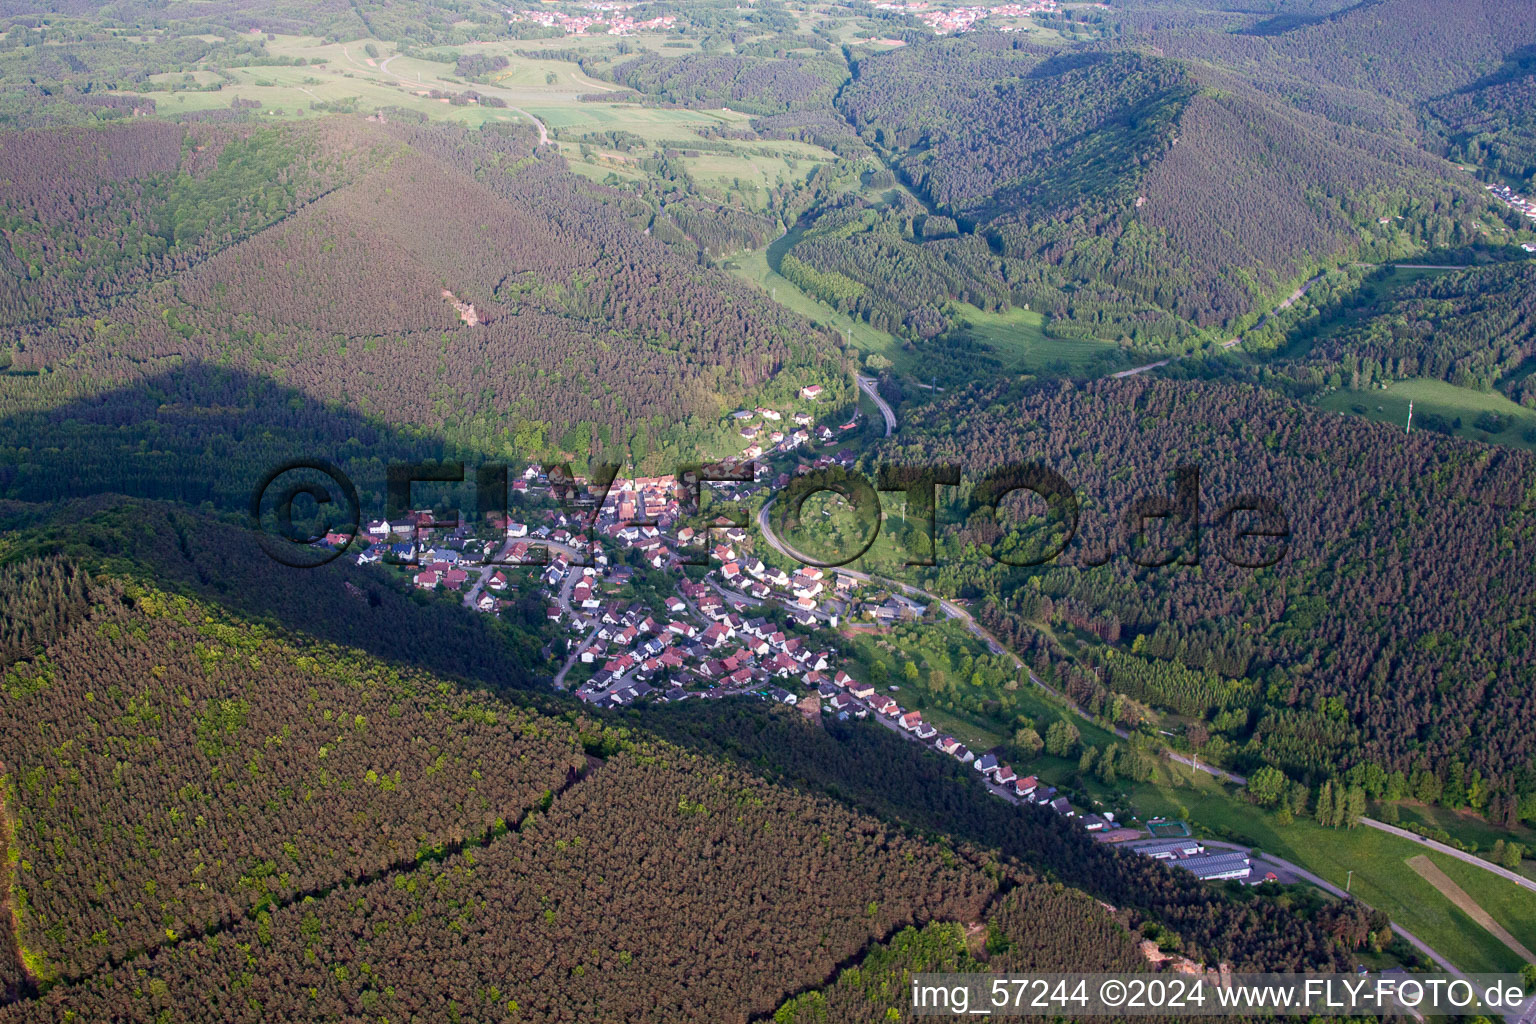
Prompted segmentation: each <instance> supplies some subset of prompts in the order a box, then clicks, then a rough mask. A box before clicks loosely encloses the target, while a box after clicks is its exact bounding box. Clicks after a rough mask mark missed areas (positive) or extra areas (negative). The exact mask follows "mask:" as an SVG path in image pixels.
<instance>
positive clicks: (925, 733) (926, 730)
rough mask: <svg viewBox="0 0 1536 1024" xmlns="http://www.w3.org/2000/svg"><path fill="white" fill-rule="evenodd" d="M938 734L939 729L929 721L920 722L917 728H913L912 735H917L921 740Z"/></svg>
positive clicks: (929, 738)
mask: <svg viewBox="0 0 1536 1024" xmlns="http://www.w3.org/2000/svg"><path fill="white" fill-rule="evenodd" d="M938 734H939V730H937V729H935V728H934V727H933V726H931V725H929V724H928V723H927V722H923V723H921V724H919V725H918V727H917V728H916V729H913V730H912V735H914V736H916V737H917V738H918V739H920V740H931V739H933V738H934V737H935V736H937V735H938Z"/></svg>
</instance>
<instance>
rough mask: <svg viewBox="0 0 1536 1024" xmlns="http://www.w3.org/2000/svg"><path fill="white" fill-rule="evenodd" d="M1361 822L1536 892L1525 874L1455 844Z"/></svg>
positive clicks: (1368, 820) (1369, 821)
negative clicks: (1448, 844) (1461, 848)
mask: <svg viewBox="0 0 1536 1024" xmlns="http://www.w3.org/2000/svg"><path fill="white" fill-rule="evenodd" d="M1360 824H1362V825H1369V826H1370V827H1371V828H1374V829H1377V830H1379V831H1382V832H1388V833H1390V834H1392V835H1394V836H1399V837H1401V838H1403V839H1410V840H1412V841H1413V842H1415V843H1418V844H1419V845H1421V846H1424V847H1426V848H1427V849H1431V850H1434V851H1435V852H1436V853H1443V854H1445V855H1446V856H1447V857H1455V858H1456V859H1457V860H1460V861H1465V862H1466V863H1468V864H1471V865H1472V866H1473V867H1479V868H1482V869H1483V870H1484V871H1492V872H1493V873H1494V874H1496V875H1498V876H1499V877H1500V878H1504V879H1507V880H1509V881H1511V882H1514V883H1515V884H1516V885H1518V886H1519V887H1520V888H1522V889H1529V890H1530V891H1531V892H1536V882H1533V881H1531V880H1530V879H1529V878H1526V877H1525V876H1524V875H1521V874H1516V873H1515V872H1513V871H1511V870H1509V869H1508V868H1505V867H1500V866H1499V865H1497V864H1495V863H1493V862H1492V861H1489V860H1484V859H1483V858H1481V857H1477V856H1474V855H1473V854H1470V853H1467V852H1466V851H1465V850H1458V849H1456V847H1454V846H1447V845H1446V844H1445V843H1440V842H1436V841H1435V840H1433V839H1427V838H1425V837H1424V836H1421V835H1419V834H1417V833H1415V832H1410V831H1408V830H1407V829H1405V828H1398V827H1397V826H1396V825H1388V824H1387V823H1386V822H1384V821H1377V820H1376V819H1374V818H1361V819H1360Z"/></svg>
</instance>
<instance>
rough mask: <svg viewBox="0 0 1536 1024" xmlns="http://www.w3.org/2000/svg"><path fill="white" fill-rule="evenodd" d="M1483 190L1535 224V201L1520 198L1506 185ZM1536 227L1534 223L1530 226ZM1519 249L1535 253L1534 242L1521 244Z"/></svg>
mask: <svg viewBox="0 0 1536 1024" xmlns="http://www.w3.org/2000/svg"><path fill="white" fill-rule="evenodd" d="M1483 188H1484V189H1485V190H1486V191H1488V192H1492V193H1493V197H1494V198H1495V199H1497V200H1498V201H1499V202H1501V203H1503V204H1504V205H1505V206H1507V207H1509V208H1510V209H1512V210H1514V211H1516V212H1517V213H1520V214H1523V215H1524V216H1525V217H1526V219H1527V220H1530V221H1533V222H1536V200H1532V199H1530V198H1528V197H1526V196H1522V195H1521V194H1520V193H1518V192H1516V191H1515V190H1514V189H1512V188H1510V187H1509V186H1508V185H1484V186H1483ZM1531 226H1532V227H1536V223H1533V224H1532V225H1531ZM1520 248H1521V249H1522V250H1524V251H1525V252H1531V253H1536V242H1525V243H1522V244H1521V246H1520Z"/></svg>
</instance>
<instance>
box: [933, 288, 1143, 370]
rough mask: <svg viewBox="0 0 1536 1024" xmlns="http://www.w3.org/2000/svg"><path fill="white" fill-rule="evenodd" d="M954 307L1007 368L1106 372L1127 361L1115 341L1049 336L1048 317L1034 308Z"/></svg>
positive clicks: (966, 324)
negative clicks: (1047, 329)
mask: <svg viewBox="0 0 1536 1024" xmlns="http://www.w3.org/2000/svg"><path fill="white" fill-rule="evenodd" d="M952 310H953V312H954V313H955V314H956V316H957V318H958V319H959V320H960V321H961V322H962V323H963V324H965V326H967V327H968V328H970V330H971V333H972V334H974V335H975V336H976V337H977V338H978V339H980V340H981V341H983V342H985V343H986V344H988V345H990V346H991V347H992V348H993V349H994V350H995V351H996V353H997V356H998V358H999V359H1001V360H1002V361H1003V365H1004V366H1005V367H1006V368H1008V369H1009V370H1012V371H1014V372H1016V373H1033V374H1046V373H1070V374H1082V373H1085V372H1088V371H1090V370H1093V371H1096V372H1098V373H1103V372H1107V371H1108V370H1111V369H1114V368H1116V367H1118V366H1120V365H1122V364H1126V363H1127V362H1128V361H1127V359H1126V358H1125V356H1124V355H1123V354H1122V350H1121V348H1120V346H1118V345H1116V344H1115V343H1114V342H1110V341H1103V340H1101V339H1097V338H1093V339H1086V338H1085V339H1069V338H1052V337H1050V336H1048V335H1047V334H1046V333H1045V330H1044V325H1045V316H1044V315H1043V314H1041V313H1038V312H1036V311H1035V310H1032V309H1019V308H1017V307H1015V308H1013V309H1008V310H1005V311H1003V312H1001V313H989V312H987V311H985V310H981V309H978V308H976V307H975V306H972V305H969V304H966V303H954V304H953V306H952Z"/></svg>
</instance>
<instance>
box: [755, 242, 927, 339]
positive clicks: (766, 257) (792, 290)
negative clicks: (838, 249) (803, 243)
mask: <svg viewBox="0 0 1536 1024" xmlns="http://www.w3.org/2000/svg"><path fill="white" fill-rule="evenodd" d="M793 235H794V233H793V232H791V233H790V234H788V235H784V236H782V237H781V238H780V239H779V240H778V241H776V242H774V243H772V244H770V245H769V246H768V247H767V248H766V249H754V250H753V251H751V252H744V253H740V254H738V255H736V256H733V257H731V260H730V263H729V268H730V270H731V272H732V273H734V274H735V275H736V276H737V277H740V278H742V279H744V280H747V281H750V282H752V283H753V284H755V285H757V286H758V287H759V288H761V289H762V290H763V291H765V292H768V293H769V294H770V295H771V296H772V297H773V299H774V301H776V302H778V303H779V304H780V305H782V306H787V307H788V308H790V309H792V310H794V311H795V312H796V313H799V314H800V315H802V316H804V317H806V318H807V319H809V320H811V321H812V322H813V323H818V324H822V325H824V326H827V327H830V328H832V329H833V330H835V331H837V332H838V333H839V334H841V335H843V337H844V338H846V339H848V341H849V342H851V343H852V344H853V345H854V346H855V347H856V348H858V349H859V350H860V351H861V352H866V353H870V352H873V353H876V354H879V355H882V356H885V357H886V358H887V359H890V360H891V361H892V363H894V364H895V365H896V366H897V368H898V369H900V367H901V366H902V363H903V357H904V356H905V353H904V352H903V351H902V349H901V345H900V343H898V342H897V341H896V339H895V338H894V337H892V336H891V335H889V334H887V333H886V332H885V331H882V330H879V329H877V328H875V327H871V326H870V325H869V324H867V323H865V322H864V321H863V320H857V319H854V318H853V317H850V316H847V315H845V314H843V313H839V312H838V311H837V310H835V309H833V308H832V307H831V306H829V305H827V304H826V303H824V302H822V301H821V300H820V299H817V298H816V297H815V296H812V295H810V294H808V293H806V292H803V291H801V290H800V289H799V288H797V287H796V286H795V285H794V284H792V283H791V282H790V281H789V279H788V278H786V277H784V276H783V275H782V274H780V273H779V272H778V271H776V270H774V269H773V263H775V262H777V259H776V257H777V255H778V254H779V253H780V252H782V251H783V250H785V249H788V248H789V247H790V246H791V245H793V244H794V243H793V242H792V241H791V242H789V243H788V244H782V243H784V241H785V239H789V238H791V237H792V236H793Z"/></svg>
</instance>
